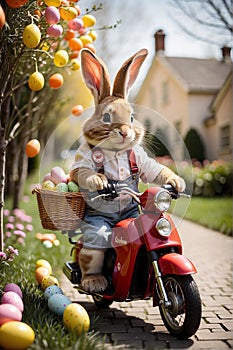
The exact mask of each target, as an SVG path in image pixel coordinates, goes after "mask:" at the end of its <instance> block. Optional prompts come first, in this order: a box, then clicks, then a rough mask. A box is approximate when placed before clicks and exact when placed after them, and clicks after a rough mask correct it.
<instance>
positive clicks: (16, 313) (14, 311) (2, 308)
mask: <svg viewBox="0 0 233 350" xmlns="http://www.w3.org/2000/svg"><path fill="white" fill-rule="evenodd" d="M21 320H22V312H21V311H20V310H19V309H18V308H17V307H16V306H15V305H12V304H1V305H0V325H2V324H4V323H6V322H9V321H21Z"/></svg>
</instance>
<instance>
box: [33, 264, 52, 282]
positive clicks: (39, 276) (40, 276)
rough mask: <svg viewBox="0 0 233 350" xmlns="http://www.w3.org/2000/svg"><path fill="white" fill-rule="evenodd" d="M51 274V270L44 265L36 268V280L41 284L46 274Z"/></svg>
mask: <svg viewBox="0 0 233 350" xmlns="http://www.w3.org/2000/svg"><path fill="white" fill-rule="evenodd" d="M49 275H50V272H49V270H48V269H47V268H46V267H44V266H41V267H38V268H37V269H36V272H35V276H36V280H37V282H38V283H39V284H41V282H42V280H43V278H44V277H45V276H49Z"/></svg>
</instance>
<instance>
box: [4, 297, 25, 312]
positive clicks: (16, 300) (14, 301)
mask: <svg viewBox="0 0 233 350" xmlns="http://www.w3.org/2000/svg"><path fill="white" fill-rule="evenodd" d="M1 303H2V304H11V305H14V306H16V307H17V308H18V309H19V310H20V311H21V312H23V310H24V305H23V301H22V299H21V298H20V296H19V295H18V294H16V293H15V292H6V293H4V294H3V296H2V299H1Z"/></svg>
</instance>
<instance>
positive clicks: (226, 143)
mask: <svg viewBox="0 0 233 350" xmlns="http://www.w3.org/2000/svg"><path fill="white" fill-rule="evenodd" d="M230 143H231V141H230V125H224V126H222V127H220V149H226V148H229V147H230Z"/></svg>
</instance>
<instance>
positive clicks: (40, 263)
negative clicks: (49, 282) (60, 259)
mask: <svg viewBox="0 0 233 350" xmlns="http://www.w3.org/2000/svg"><path fill="white" fill-rule="evenodd" d="M41 266H42V267H46V269H48V270H49V274H51V273H52V266H51V265H50V263H49V262H48V261H47V260H45V259H39V260H37V262H36V269H38V267H41Z"/></svg>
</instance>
